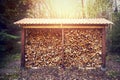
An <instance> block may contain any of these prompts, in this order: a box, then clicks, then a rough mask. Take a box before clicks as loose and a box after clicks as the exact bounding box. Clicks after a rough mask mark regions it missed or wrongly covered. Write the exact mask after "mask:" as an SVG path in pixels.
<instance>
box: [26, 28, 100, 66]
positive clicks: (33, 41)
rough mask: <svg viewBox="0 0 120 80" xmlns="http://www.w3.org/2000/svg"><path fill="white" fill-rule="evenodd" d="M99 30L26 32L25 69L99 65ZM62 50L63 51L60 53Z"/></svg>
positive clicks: (42, 30) (32, 30)
mask: <svg viewBox="0 0 120 80" xmlns="http://www.w3.org/2000/svg"><path fill="white" fill-rule="evenodd" d="M101 31H102V30H101V29H65V30H64V43H62V30H61V29H27V32H26V43H25V66H26V67H28V68H32V67H41V66H60V65H61V64H62V65H64V66H65V67H72V66H77V67H98V66H99V65H101V63H102V60H101V55H102V33H101ZM63 50H64V51H63Z"/></svg>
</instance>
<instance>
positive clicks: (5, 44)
mask: <svg viewBox="0 0 120 80" xmlns="http://www.w3.org/2000/svg"><path fill="white" fill-rule="evenodd" d="M25 1H27V0H0V8H1V9H0V57H3V56H4V55H6V54H9V53H13V51H14V52H15V53H17V52H18V51H19V50H16V51H15V48H16V44H17V42H18V41H19V39H20V37H19V36H20V34H19V32H18V31H19V30H20V28H18V27H16V25H14V24H13V22H15V21H16V20H18V19H21V18H23V17H25V10H26V9H27V8H28V7H27V5H28V4H25ZM17 47H18V46H17Z"/></svg>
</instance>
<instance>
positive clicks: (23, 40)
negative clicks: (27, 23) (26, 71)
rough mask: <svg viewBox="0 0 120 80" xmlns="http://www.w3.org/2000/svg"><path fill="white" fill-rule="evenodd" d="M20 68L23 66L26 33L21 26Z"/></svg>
mask: <svg viewBox="0 0 120 80" xmlns="http://www.w3.org/2000/svg"><path fill="white" fill-rule="evenodd" d="M21 33H22V34H21V42H22V44H21V68H24V67H25V34H26V29H24V28H22V31H21Z"/></svg>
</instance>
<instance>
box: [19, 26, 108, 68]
mask: <svg viewBox="0 0 120 80" xmlns="http://www.w3.org/2000/svg"><path fill="white" fill-rule="evenodd" d="M60 27H62V25H61V26H60ZM28 28H30V27H29V26H28V27H27V26H26V27H24V28H22V31H21V32H22V35H21V42H22V46H21V67H22V68H25V40H26V39H25V37H26V36H25V35H26V30H27V29H28ZM36 28H38V27H36ZM41 28H42V27H41ZM47 28H48V27H47ZM66 28H69V27H65V28H60V29H62V38H63V39H64V29H66ZM72 28H73V27H71V28H70V29H72ZM75 28H81V29H82V28H84V29H95V28H96V29H102V67H103V68H105V67H106V28H105V26H98V27H97V26H96V27H95V26H93V27H89V26H87V27H86V26H84V27H82V26H80V27H76V26H75V27H74V29H75ZM62 46H64V40H62ZM63 52H64V49H63ZM62 59H64V55H63V58H62ZM63 64H64V63H63ZM62 66H63V67H64V65H62Z"/></svg>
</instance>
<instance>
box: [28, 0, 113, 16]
mask: <svg viewBox="0 0 120 80" xmlns="http://www.w3.org/2000/svg"><path fill="white" fill-rule="evenodd" d="M30 4H31V6H30V8H29V9H28V10H27V14H28V17H31V18H82V17H83V15H84V18H101V17H105V18H108V17H109V14H108V12H110V11H111V5H112V2H111V1H110V0H31V1H30ZM83 13H84V14H83Z"/></svg>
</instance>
